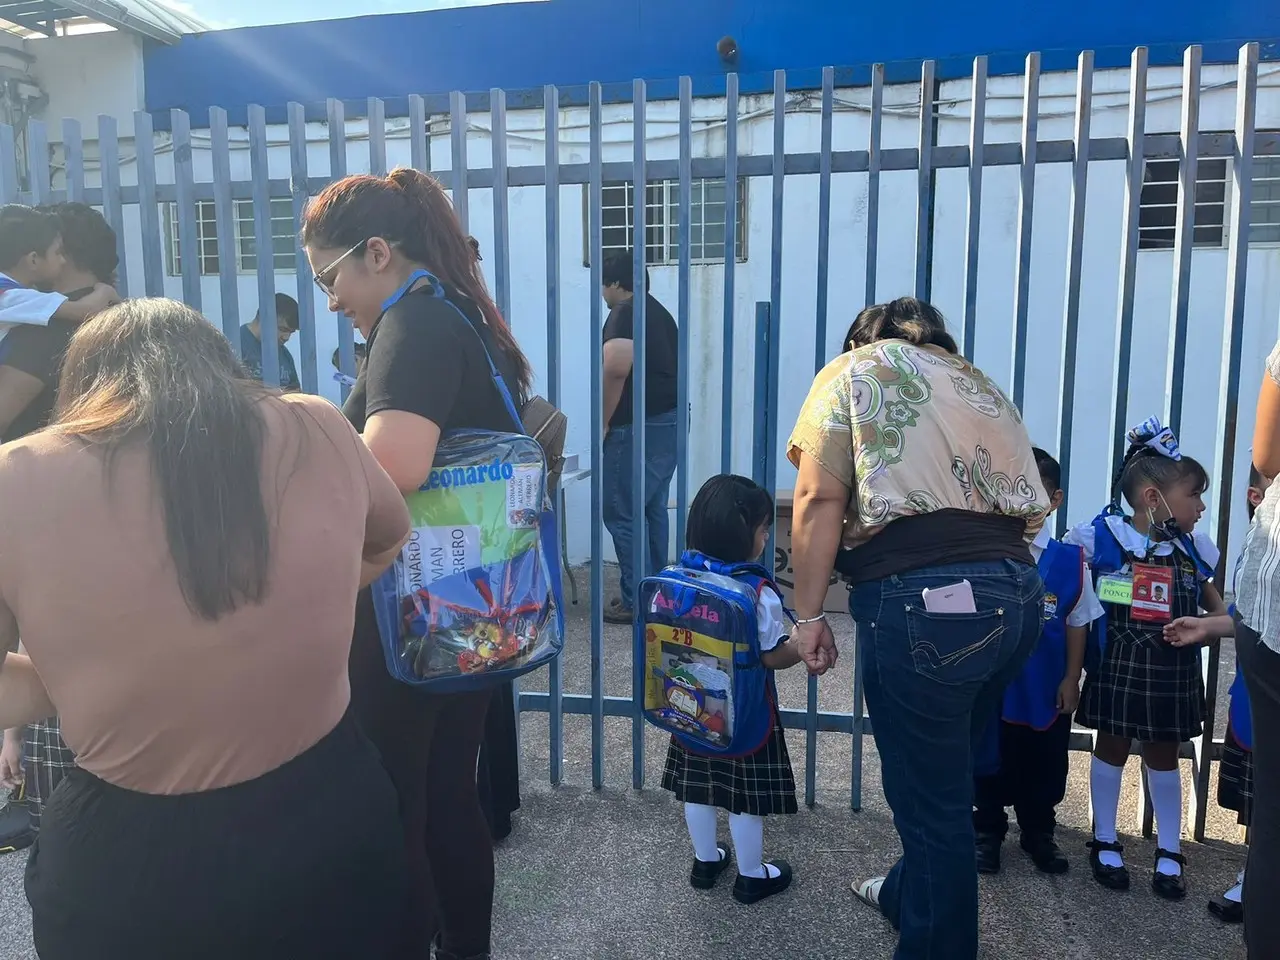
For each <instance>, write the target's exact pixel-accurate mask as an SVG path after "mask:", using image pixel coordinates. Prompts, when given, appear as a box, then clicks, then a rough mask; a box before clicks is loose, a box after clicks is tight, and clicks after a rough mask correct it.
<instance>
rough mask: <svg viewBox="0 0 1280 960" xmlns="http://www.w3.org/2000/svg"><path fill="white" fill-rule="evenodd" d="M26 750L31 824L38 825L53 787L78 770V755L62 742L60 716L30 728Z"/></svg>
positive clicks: (25, 763) (24, 759)
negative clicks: (68, 772)
mask: <svg viewBox="0 0 1280 960" xmlns="http://www.w3.org/2000/svg"><path fill="white" fill-rule="evenodd" d="M23 752H24V758H23V767H24V768H25V770H26V775H27V803H28V805H29V807H30V808H31V825H32V826H33V827H36V828H39V826H40V814H41V812H42V811H43V810H44V805H45V804H46V803H48V802H49V797H50V796H51V795H52V794H53V788H54V787H56V786H57V785H58V784H59V783H61V782H62V778H63V777H65V776H66V775H67V771H68V770H74V769H75V766H76V755H75V754H74V753H72V752H71V748H70V747H68V746H67V745H66V743H64V742H63V739H62V728H61V726H60V725H59V722H58V718H57V717H51V718H50V719H48V720H46V721H45V722H44V723H33V724H32V725H31V726H29V727H27V740H26V744H25V745H24V751H23Z"/></svg>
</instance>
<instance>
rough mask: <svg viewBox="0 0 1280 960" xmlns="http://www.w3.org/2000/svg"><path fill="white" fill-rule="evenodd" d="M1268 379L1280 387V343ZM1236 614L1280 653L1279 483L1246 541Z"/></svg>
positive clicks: (1259, 511) (1270, 360) (1270, 489)
mask: <svg viewBox="0 0 1280 960" xmlns="http://www.w3.org/2000/svg"><path fill="white" fill-rule="evenodd" d="M1267 376H1269V377H1270V378H1271V379H1272V380H1273V381H1275V382H1276V384H1280V343H1277V344H1276V346H1275V349H1274V350H1272V351H1271V355H1270V356H1269V357H1267ZM1236 612H1237V613H1239V614H1240V619H1242V620H1243V621H1244V622H1245V623H1246V624H1247V625H1248V626H1249V628H1250V629H1252V630H1253V631H1254V632H1255V633H1257V634H1258V636H1259V637H1261V638H1262V642H1263V643H1265V644H1266V645H1267V646H1268V647H1270V648H1271V649H1272V650H1275V651H1276V652H1278V653H1280V483H1273V484H1271V486H1270V487H1268V488H1267V492H1266V494H1265V496H1263V498H1262V504H1261V505H1260V506H1259V507H1258V509H1257V512H1256V513H1254V515H1253V523H1252V524H1251V525H1250V526H1249V533H1248V535H1247V536H1246V537H1245V541H1244V557H1243V559H1242V560H1241V566H1240V572H1239V576H1238V579H1237V582H1236Z"/></svg>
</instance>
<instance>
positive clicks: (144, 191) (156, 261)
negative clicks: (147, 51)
mask: <svg viewBox="0 0 1280 960" xmlns="http://www.w3.org/2000/svg"><path fill="white" fill-rule="evenodd" d="M133 143H134V153H135V162H136V163H137V168H138V219H139V221H140V222H141V227H142V281H143V288H144V289H145V290H146V295H147V296H148V297H159V296H163V295H164V257H163V255H162V253H161V239H160V238H161V234H160V204H159V202H158V199H157V197H156V145H155V132H154V129H153V126H152V123H151V114H149V113H147V112H146V111H145V110H136V111H134V114H133Z"/></svg>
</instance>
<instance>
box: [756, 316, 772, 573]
mask: <svg viewBox="0 0 1280 960" xmlns="http://www.w3.org/2000/svg"><path fill="white" fill-rule="evenodd" d="M754 359H755V381H754V383H753V386H754V390H753V391H752V403H751V414H752V429H751V479H752V480H754V481H755V482H756V483H758V484H759V485H760V486H762V487H763V486H765V485H766V484H767V483H768V482H769V474H768V470H767V468H766V465H765V464H766V460H767V459H768V454H767V452H766V450H765V446H766V444H767V443H768V434H769V427H768V420H769V399H768V398H769V301H767V300H757V301H756V354H755V358H754ZM771 553H772V551H770V550H765V554H764V557H765V560H766V562H767V563H768V564H769V566H770V567H772V566H773V561H772V559H770V555H771Z"/></svg>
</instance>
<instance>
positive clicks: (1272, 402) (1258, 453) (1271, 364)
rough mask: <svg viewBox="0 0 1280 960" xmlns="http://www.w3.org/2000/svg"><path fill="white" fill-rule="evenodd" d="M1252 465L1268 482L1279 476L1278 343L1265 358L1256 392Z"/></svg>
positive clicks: (1279, 407) (1279, 395)
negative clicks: (1258, 387)
mask: <svg viewBox="0 0 1280 960" xmlns="http://www.w3.org/2000/svg"><path fill="white" fill-rule="evenodd" d="M1253 465H1254V466H1255V467H1257V468H1258V471H1259V472H1260V473H1262V474H1263V475H1264V476H1266V477H1267V478H1268V479H1270V478H1272V477H1275V476H1278V475H1280V343H1277V344H1276V347H1275V349H1274V350H1272V351H1271V355H1270V356H1269V357H1267V370H1266V373H1264V374H1263V376H1262V388H1261V389H1260V390H1259V391H1258V413H1257V419H1256V420H1255V421H1254V426H1253Z"/></svg>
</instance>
